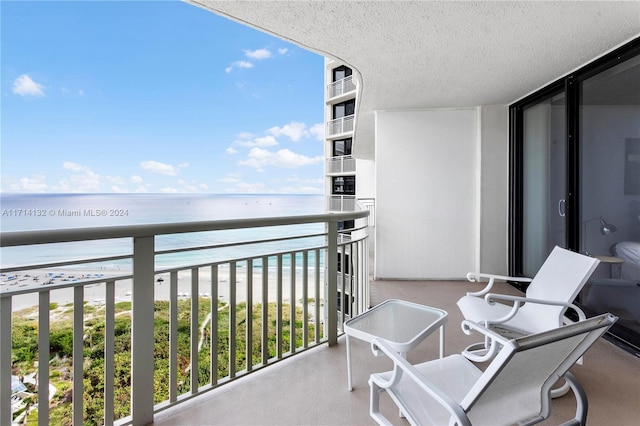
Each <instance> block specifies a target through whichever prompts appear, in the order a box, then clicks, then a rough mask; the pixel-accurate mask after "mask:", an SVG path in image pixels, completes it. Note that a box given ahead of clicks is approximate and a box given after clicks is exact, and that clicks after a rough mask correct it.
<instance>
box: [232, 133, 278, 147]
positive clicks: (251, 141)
mask: <svg viewBox="0 0 640 426" xmlns="http://www.w3.org/2000/svg"><path fill="white" fill-rule="evenodd" d="M243 135H244V136H246V135H249V136H250V138H244V137H239V138H238V139H236V140H235V141H234V142H233V144H234V145H235V146H246V147H254V146H259V147H268V146H276V145H278V141H277V140H276V138H274V137H273V136H262V137H253V135H251V134H247V133H243V134H242V135H240V136H243Z"/></svg>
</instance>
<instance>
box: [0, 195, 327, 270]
mask: <svg viewBox="0 0 640 426" xmlns="http://www.w3.org/2000/svg"><path fill="white" fill-rule="evenodd" d="M0 212H1V213H0V214H1V216H0V229H1V230H2V232H7V231H32V230H50V229H68V228H85V227H103V226H118V225H140V224H154V223H176V222H195V221H206V220H222V219H240V218H256V217H277V216H294V215H310V214H319V213H323V212H324V197H323V196H321V195H218V194H166V195H165V194H20V195H18V194H1V195H0ZM322 231H323V226H322V224H308V225H296V226H292V227H272V228H261V229H251V230H228V231H218V232H202V233H191V234H175V235H168V236H159V237H157V238H156V250H163V249H168V248H177V247H185V246H202V245H208V244H217V243H227V242H232V241H251V240H256V239H266V238H272V237H277V236H284V235H292V234H294V235H299V234H307V233H317V232H322ZM321 243H322V238H314V239H304V240H298V241H284V242H278V243H270V244H269V245H268V247H266V248H265V245H261V246H252V247H228V248H224V249H217V250H213V251H201V252H187V253H180V254H172V255H165V256H157V258H156V267H170V266H180V265H190V264H197V263H207V262H211V261H217V260H223V259H229V258H234V257H247V256H252V255H259V254H262V253H264V252H265V250H268V251H270V252H273V251H288V250H295V249H298V248H301V247H309V246H312V245H318V244H321ZM131 251H132V241H131V239H119V240H105V241H92V242H81V243H61V244H46V245H38V246H29V247H9V248H3V249H2V251H1V252H0V256H1V258H0V260H1V264H2V266H3V267H12V266H18V265H27V264H41V263H50V262H57V261H61V260H75V259H83V258H88V257H104V256H111V255H117V254H129V253H131ZM312 260H313V259H310V261H312ZM284 261H285V262H286V263H287V264H288V263H289V259H288V256H287V257H285V259H284ZM119 262H120V264H119V265H116V266H122V267H123V268H128V267H129V266H130V265H129V262H130V261H128V260H127V261H119ZM301 262H302V261H301V259H296V263H297V264H298V265H300V264H301ZM115 263H116V264H117V263H118V262H115ZM93 266H94V267H95V265H93ZM110 266H114V265H110Z"/></svg>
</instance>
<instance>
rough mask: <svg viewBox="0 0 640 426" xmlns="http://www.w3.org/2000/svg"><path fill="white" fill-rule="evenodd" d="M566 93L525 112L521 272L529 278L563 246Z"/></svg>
mask: <svg viewBox="0 0 640 426" xmlns="http://www.w3.org/2000/svg"><path fill="white" fill-rule="evenodd" d="M565 115H566V107H565V96H564V93H560V94H557V95H556V96H553V97H550V98H547V99H545V100H543V101H541V102H538V103H536V104H535V105H532V106H530V107H527V108H525V109H524V111H523V125H524V126H523V144H522V158H523V165H522V184H523V188H522V190H523V194H522V196H523V199H522V220H523V224H522V232H523V234H522V250H523V251H522V272H523V274H524V275H525V276H529V277H532V276H534V275H535V274H536V272H537V271H538V269H540V266H541V265H542V263H543V262H544V260H545V259H546V258H547V256H548V254H549V253H550V252H551V250H552V249H553V247H554V246H556V245H558V246H560V247H566V245H567V243H566V240H567V239H566V207H567V206H566V198H567V197H566V192H567V189H566V188H567V185H566V181H567V172H566V170H567V165H566V163H567V161H566V155H567V143H566V126H565Z"/></svg>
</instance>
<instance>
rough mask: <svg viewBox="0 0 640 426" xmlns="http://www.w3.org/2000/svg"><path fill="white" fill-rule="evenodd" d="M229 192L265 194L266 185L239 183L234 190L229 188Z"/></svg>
mask: <svg viewBox="0 0 640 426" xmlns="http://www.w3.org/2000/svg"><path fill="white" fill-rule="evenodd" d="M226 191H227V192H234V193H238V192H243V193H246V194H257V193H264V192H265V191H264V183H262V182H254V183H251V182H238V183H236V184H235V186H234V187H233V188H227V190H226Z"/></svg>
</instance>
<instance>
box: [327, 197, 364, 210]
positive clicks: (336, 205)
mask: <svg viewBox="0 0 640 426" xmlns="http://www.w3.org/2000/svg"><path fill="white" fill-rule="evenodd" d="M327 205H328V206H329V207H328V210H330V211H332V212H354V211H356V210H358V199H357V198H356V196H355V195H330V196H329V200H328V203H327Z"/></svg>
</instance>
